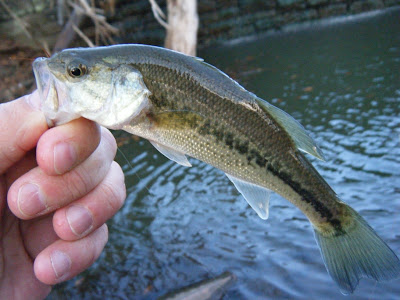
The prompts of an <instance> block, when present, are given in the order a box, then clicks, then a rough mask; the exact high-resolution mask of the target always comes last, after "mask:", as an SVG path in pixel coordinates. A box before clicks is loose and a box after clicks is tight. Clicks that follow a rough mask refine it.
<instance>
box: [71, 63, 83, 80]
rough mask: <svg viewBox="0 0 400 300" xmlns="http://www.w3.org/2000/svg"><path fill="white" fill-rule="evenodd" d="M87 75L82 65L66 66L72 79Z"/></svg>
mask: <svg viewBox="0 0 400 300" xmlns="http://www.w3.org/2000/svg"><path fill="white" fill-rule="evenodd" d="M86 73H87V67H86V66H85V65H84V64H74V65H72V66H68V74H69V76H71V77H72V78H81V77H82V76H83V75H85V74H86Z"/></svg>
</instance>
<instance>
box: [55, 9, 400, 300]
mask: <svg viewBox="0 0 400 300" xmlns="http://www.w3.org/2000/svg"><path fill="white" fill-rule="evenodd" d="M399 15H400V11H399V10H395V11H391V12H389V13H387V14H385V15H378V16H375V17H374V18H371V19H367V20H362V21H357V22H356V21H352V22H350V23H348V24H339V25H331V26H326V27H322V28H314V29H312V30H304V31H299V32H295V33H286V34H277V35H273V36H268V37H265V38H263V39H258V40H255V41H253V42H251V43H246V44H235V45H231V46H229V45H228V46H224V47H219V48H217V49H215V48H213V49H208V50H205V51H204V52H203V53H201V56H203V57H204V58H205V59H206V60H207V61H208V62H210V63H212V64H215V65H217V66H218V67H219V68H221V69H223V70H225V71H226V72H227V73H228V74H230V75H231V76H233V77H235V78H236V79H237V80H239V81H240V83H241V84H242V85H244V86H246V87H247V88H248V89H249V90H251V91H253V92H255V93H256V94H257V95H259V96H261V97H262V98H264V99H266V100H268V101H271V102H272V103H274V104H275V105H277V106H279V107H281V108H283V109H284V110H286V111H287V112H289V113H290V114H292V115H293V116H294V117H295V118H297V119H298V120H299V121H300V122H301V123H302V124H304V125H305V127H306V128H307V129H308V130H309V131H310V132H311V133H312V136H313V137H314V138H315V139H316V140H317V142H318V143H319V145H320V146H321V148H322V150H323V151H324V154H325V156H326V158H327V162H325V163H324V162H320V161H314V160H313V162H314V165H315V166H316V167H317V168H318V170H319V171H320V172H321V174H322V175H323V177H324V178H326V180H327V181H328V182H329V183H330V184H331V185H332V187H333V188H334V189H335V190H336V191H337V193H338V195H339V196H340V197H341V198H342V199H343V200H344V201H346V202H348V203H349V204H350V205H351V206H353V207H354V208H355V209H356V210H358V211H359V212H360V213H361V215H363V216H364V217H365V218H366V219H367V220H368V222H369V223H370V224H371V225H372V226H373V227H374V228H375V229H376V231H377V232H378V233H379V234H380V235H381V237H382V238H383V239H384V240H386V241H387V242H388V243H389V245H390V246H391V247H392V248H393V250H394V251H395V252H396V253H397V254H398V255H400V234H399V230H398V227H399V218H398V212H399V211H400V146H399V140H400V117H399V112H400V111H399V103H400V88H399V82H400V72H399V70H400V35H399V34H398V33H399V32H400V23H399V22H398V20H399ZM116 135H117V136H125V137H126V136H127V135H126V134H124V133H116ZM121 150H122V152H123V153H125V155H126V156H127V158H128V160H129V161H130V162H131V164H132V166H133V168H130V167H129V166H128V165H127V164H126V163H125V162H124V160H123V158H122V157H121V156H120V155H118V156H117V158H118V161H119V162H120V163H121V164H123V165H125V166H124V169H125V174H126V183H127V186H128V192H129V194H128V199H127V202H126V205H125V206H124V207H123V208H122V210H121V211H120V212H119V213H118V214H117V216H116V217H115V218H114V219H113V220H111V221H110V222H109V226H110V242H109V243H108V245H107V248H106V251H105V252H104V253H103V255H102V257H101V259H100V260H99V262H97V263H96V264H95V265H94V267H92V268H91V269H90V270H89V271H87V272H86V273H84V274H83V275H82V276H80V277H78V280H73V281H70V282H68V283H66V284H63V285H60V286H59V287H57V288H56V289H55V290H54V292H53V293H52V294H51V296H50V298H59V297H67V298H71V297H78V298H90V299H92V298H100V297H101V298H109V297H110V298H111V297H112V298H114V299H132V298H135V299H154V298H156V297H157V296H159V295H161V294H165V293H166V292H167V291H170V290H175V289H177V288H179V287H183V286H186V285H188V284H191V283H194V282H196V281H199V280H201V279H204V278H207V277H213V276H215V275H218V274H220V273H222V272H223V271H225V270H229V271H230V272H232V273H234V274H235V275H236V276H237V278H238V279H237V281H236V283H235V284H234V285H233V286H232V287H231V288H230V289H229V291H228V292H227V293H226V294H225V296H224V299H260V298H273V299H287V298H309V299H321V298H324V299H329V298H330V299H339V298H345V297H343V296H342V295H341V294H340V292H339V289H338V288H337V287H336V286H335V285H334V283H333V281H332V280H331V279H330V277H329V276H328V274H327V273H326V270H325V267H324V266H323V263H322V259H321V257H320V254H319V250H318V248H317V246H316V243H315V241H314V238H313V235H312V230H311V226H310V224H309V222H308V221H307V220H306V218H305V217H304V215H302V214H301V213H300V212H299V210H297V209H296V208H295V207H293V206H292V205H291V204H290V203H289V202H287V201H286V200H284V199H282V198H280V197H278V196H275V197H273V199H272V200H271V208H270V218H269V220H268V221H262V220H261V219H259V218H258V217H257V216H256V213H255V212H253V211H252V210H251V209H250V208H249V207H248V205H247V204H246V202H245V201H244V200H243V199H242V197H241V196H239V194H238V192H237V191H236V190H235V189H234V187H233V185H231V184H230V183H229V181H228V179H227V178H226V177H225V176H224V175H223V174H222V172H220V171H218V170H216V169H214V168H212V167H210V166H208V165H206V164H204V163H202V162H199V161H196V160H191V163H192V164H193V167H192V168H184V167H182V166H179V165H177V164H175V163H172V162H170V161H168V160H167V159H166V158H164V157H163V156H162V155H161V154H159V153H157V152H156V150H154V149H153V148H152V146H151V145H150V144H149V143H148V142H147V141H143V140H140V141H134V140H132V141H130V142H129V143H128V144H125V145H122V146H121ZM399 294H400V284H399V281H397V282H391V283H381V284H375V283H374V282H373V281H370V280H363V281H362V282H361V284H360V286H359V288H358V289H357V290H356V293H355V295H352V296H349V297H346V299H366V298H371V299H374V298H378V297H379V299H393V298H394V297H395V295H399ZM62 295H67V296H62Z"/></svg>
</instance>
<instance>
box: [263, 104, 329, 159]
mask: <svg viewBox="0 0 400 300" xmlns="http://www.w3.org/2000/svg"><path fill="white" fill-rule="evenodd" d="M256 101H257V103H258V105H259V106H260V107H261V109H263V110H264V111H266V112H267V113H268V114H270V115H271V116H272V117H274V119H275V120H276V121H277V122H278V123H279V125H281V126H282V127H283V128H284V129H285V130H286V132H287V133H288V134H289V135H290V137H291V138H292V140H293V142H294V143H295V145H296V147H297V148H298V149H299V150H301V151H303V152H306V153H308V154H311V155H312V156H315V157H316V158H318V159H320V160H323V161H324V160H325V158H324V155H323V154H322V151H321V149H319V147H318V146H317V144H316V142H315V141H314V140H313V139H312V138H311V137H310V136H309V135H308V133H307V131H306V130H305V129H304V127H303V126H302V125H301V124H300V123H299V122H298V121H296V120H295V119H294V118H293V117H292V116H291V115H289V114H288V113H286V112H284V111H283V110H281V109H279V108H277V107H275V106H273V105H272V104H270V103H268V102H267V101H265V100H263V99H260V98H258V97H257V98H256Z"/></svg>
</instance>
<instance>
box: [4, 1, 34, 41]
mask: <svg viewBox="0 0 400 300" xmlns="http://www.w3.org/2000/svg"><path fill="white" fill-rule="evenodd" d="M0 4H1V5H2V6H3V7H4V9H5V10H6V11H7V12H8V13H9V15H10V16H11V17H12V18H13V19H14V20H15V21H16V22H17V24H18V25H19V26H20V27H21V29H22V31H23V32H24V33H25V35H26V36H27V37H28V38H29V39H33V38H32V35H31V34H30V32H29V31H28V29H27V26H28V24H26V23H25V22H24V21H23V20H21V19H20V18H19V17H18V16H17V15H16V14H15V13H14V12H13V11H12V10H11V9H10V8H9V7H8V5H7V4H6V3H5V2H4V1H3V0H0Z"/></svg>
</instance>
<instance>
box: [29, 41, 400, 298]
mask: <svg viewBox="0 0 400 300" xmlns="http://www.w3.org/2000/svg"><path fill="white" fill-rule="evenodd" d="M33 70H34V74H35V77H36V83H37V87H38V90H39V93H40V94H41V97H42V99H43V100H42V103H41V108H40V109H41V110H42V111H43V113H44V115H45V116H46V119H47V122H48V124H49V126H57V125H61V124H64V123H67V122H69V121H71V120H73V119H76V118H79V117H84V118H87V119H89V120H93V121H94V122H97V123H98V124H100V125H102V126H105V127H107V128H110V129H115V130H125V131H127V132H129V133H131V134H134V135H137V136H140V137H143V138H145V139H147V140H149V141H150V143H152V144H153V145H154V147H155V148H156V149H157V150H158V151H160V152H161V153H162V154H163V155H165V156H166V157H167V158H169V159H170V160H172V161H175V162H176V163H178V164H180V165H183V166H186V167H190V166H191V163H190V162H189V160H188V158H187V156H190V157H193V158H195V159H198V160H201V161H203V162H205V163H208V164H210V165H212V166H214V167H216V168H218V169H220V170H222V171H223V172H225V174H226V175H227V177H228V178H229V180H230V181H231V182H232V183H233V184H234V186H235V187H236V188H237V190H238V191H239V192H240V193H241V194H242V195H243V197H244V198H245V200H246V201H247V202H248V204H249V205H250V206H251V207H252V208H253V209H254V210H255V212H256V213H257V214H258V216H259V217H261V218H262V219H267V218H268V215H269V198H270V194H271V192H272V191H273V192H276V193H278V194H279V195H281V196H282V197H284V198H286V199H287V200H288V201H290V202H291V203H293V204H294V205H295V206H297V207H298V208H299V209H300V210H301V211H302V213H304V215H305V216H306V217H307V218H308V220H309V221H310V222H311V224H312V228H313V230H314V236H315V239H316V241H317V244H318V246H319V249H320V252H321V255H322V259H323V262H324V264H325V267H326V269H327V271H328V273H329V275H330V276H331V277H332V279H333V281H335V282H336V284H337V285H338V286H339V289H340V291H341V292H342V293H343V294H350V293H352V292H353V291H354V289H355V288H356V287H357V285H358V283H359V280H360V279H361V278H363V277H367V278H372V279H375V280H376V281H390V280H393V279H396V278H398V277H399V276H400V261H399V259H398V257H397V256H396V254H395V253H394V252H393V251H392V249H390V247H389V246H388V245H387V244H386V243H385V242H384V241H383V240H382V239H381V238H380V237H379V236H378V235H377V234H376V233H375V231H374V230H373V229H372V228H371V227H370V226H369V225H368V223H367V222H366V221H365V220H364V219H363V218H362V217H361V216H360V215H359V214H358V213H357V212H356V211H355V210H354V209H352V208H351V207H350V206H349V205H347V204H346V203H344V202H343V201H342V200H341V199H339V197H338V196H337V194H336V193H335V192H334V191H333V189H332V188H331V187H330V186H329V184H328V183H327V182H326V181H325V180H324V179H323V178H322V176H321V175H320V174H319V173H318V172H317V170H316V169H315V168H314V167H313V165H312V164H311V163H310V162H309V160H308V159H307V158H306V156H305V155H306V153H308V154H309V155H311V156H314V157H316V158H318V159H320V160H324V156H323V153H322V151H321V150H320V148H319V147H318V145H317V144H316V142H315V141H314V140H313V139H312V138H311V137H310V135H309V134H308V133H307V132H306V130H305V129H304V128H303V126H302V125H301V124H300V123H299V122H298V121H296V120H295V119H294V118H293V117H291V116H290V115H289V114H287V113H286V112H284V111H283V110H281V109H279V108H278V107H275V106H273V105H272V104H270V103H269V102H267V101H265V100H263V99H261V98H259V97H258V96H256V95H255V94H253V93H251V92H249V91H247V90H246V89H245V88H244V87H242V86H241V85H240V84H239V83H237V82H236V81H234V80H233V79H231V78H230V77H229V76H228V75H226V74H225V73H223V72H222V71H221V70H219V69H217V68H216V67H214V66H212V65H210V64H208V63H206V62H205V61H204V60H202V59H200V58H197V57H192V56H188V55H185V54H182V53H179V52H175V51H172V50H168V49H165V48H162V47H156V46H149V45H141V44H128V45H114V46H106V47H95V48H74V49H66V50H63V51H61V52H59V53H56V54H54V55H53V56H51V57H50V58H37V59H36V60H35V61H34V63H33Z"/></svg>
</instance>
